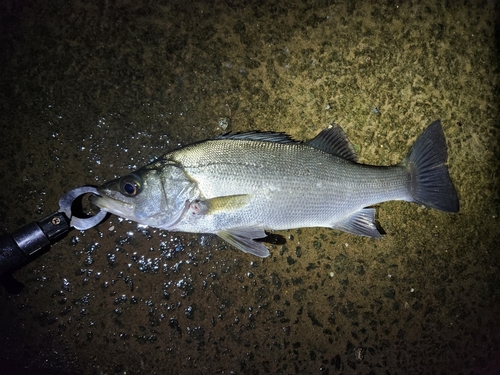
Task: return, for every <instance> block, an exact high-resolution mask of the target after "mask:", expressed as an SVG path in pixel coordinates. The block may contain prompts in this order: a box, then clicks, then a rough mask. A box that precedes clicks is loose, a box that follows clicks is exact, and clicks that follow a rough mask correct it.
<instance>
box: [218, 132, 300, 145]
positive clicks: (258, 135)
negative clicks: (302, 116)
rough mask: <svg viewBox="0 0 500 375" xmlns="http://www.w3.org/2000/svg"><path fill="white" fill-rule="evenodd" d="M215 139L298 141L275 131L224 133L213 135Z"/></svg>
mask: <svg viewBox="0 0 500 375" xmlns="http://www.w3.org/2000/svg"><path fill="white" fill-rule="evenodd" d="M215 139H232V140H239V141H260V142H275V143H300V142H299V141H295V140H294V139H292V138H291V137H290V136H289V135H288V134H286V133H277V132H259V131H251V132H243V133H225V134H222V135H219V136H218V137H215Z"/></svg>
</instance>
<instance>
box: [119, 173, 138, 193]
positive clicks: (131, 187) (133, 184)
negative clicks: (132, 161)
mask: <svg viewBox="0 0 500 375" xmlns="http://www.w3.org/2000/svg"><path fill="white" fill-rule="evenodd" d="M120 190H121V193H122V194H123V195H125V196H127V197H135V196H136V195H137V194H139V193H140V192H141V179H140V178H139V177H138V176H136V175H134V174H129V175H128V176H125V177H123V178H122V179H121V181H120Z"/></svg>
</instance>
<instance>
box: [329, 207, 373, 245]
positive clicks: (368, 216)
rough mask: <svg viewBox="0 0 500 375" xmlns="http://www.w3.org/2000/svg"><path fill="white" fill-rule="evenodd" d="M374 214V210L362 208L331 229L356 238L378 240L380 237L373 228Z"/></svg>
mask: <svg viewBox="0 0 500 375" xmlns="http://www.w3.org/2000/svg"><path fill="white" fill-rule="evenodd" d="M375 213H376V210H375V209H374V208H363V209H362V210H359V211H357V212H355V213H354V214H353V215H351V216H349V217H348V218H347V219H345V220H343V221H341V222H340V223H336V224H335V225H334V226H333V228H335V229H340V230H343V231H344V232H349V233H352V234H357V235H358V236H367V237H374V238H380V237H382V235H381V234H380V232H379V231H378V229H377V227H376V226H375Z"/></svg>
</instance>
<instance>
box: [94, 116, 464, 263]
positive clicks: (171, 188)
mask: <svg viewBox="0 0 500 375" xmlns="http://www.w3.org/2000/svg"><path fill="white" fill-rule="evenodd" d="M446 158H447V152H446V143H445V138H444V134H443V131H442V128H441V124H440V122H439V121H436V122H434V123H432V124H431V125H430V126H429V127H428V128H427V129H426V130H425V131H424V133H422V135H421V136H420V137H419V138H418V139H417V141H416V142H415V144H414V146H413V147H412V149H411V150H410V152H409V153H408V155H407V156H406V158H405V159H404V160H403V161H402V162H401V163H400V164H398V165H395V166H390V167H378V166H369V165H363V164H359V163H357V157H356V154H355V152H354V149H353V147H352V145H351V144H350V142H349V141H348V139H347V136H346V135H345V133H344V132H343V131H342V129H341V128H340V127H339V126H337V125H334V126H331V127H329V128H327V129H325V130H323V131H322V132H321V133H320V134H319V135H318V136H317V137H315V138H314V139H312V140H310V141H308V142H295V141H293V140H291V139H290V138H288V137H287V136H286V135H283V134H281V133H257V132H250V133H241V134H229V135H223V136H220V137H218V138H216V139H212V140H207V141H203V142H199V143H195V144H193V145H190V146H187V147H185V148H182V149H179V150H176V151H173V152H171V153H168V154H167V155H165V156H164V157H163V158H161V159H159V160H157V161H156V162H154V163H152V164H150V165H147V166H145V167H143V168H141V169H139V170H138V171H136V172H133V173H132V174H130V175H127V176H125V177H123V178H121V179H117V180H113V181H110V182H108V183H106V184H104V185H102V186H101V187H100V188H98V191H99V194H100V196H95V197H94V198H93V201H94V203H95V204H96V205H97V206H99V207H100V208H101V209H103V210H106V211H109V212H111V213H115V214H117V215H119V216H122V217H124V218H126V219H130V220H134V221H136V222H138V223H141V224H145V225H150V226H154V227H157V228H162V229H167V230H171V231H182V232H196V233H216V234H218V235H219V236H220V237H222V238H223V239H225V240H226V241H228V242H229V243H231V244H232V245H234V246H235V247H237V248H239V249H240V250H242V251H245V252H249V253H252V254H254V255H257V256H259V257H266V256H268V255H269V250H268V249H267V247H266V246H265V245H264V244H263V243H262V242H260V241H255V239H259V238H263V237H265V236H266V233H265V230H282V229H290V228H301V227H330V228H336V229H340V230H343V231H346V232H350V233H354V234H358V235H364V236H369V237H380V233H379V231H378V230H377V228H376V226H375V224H374V221H375V209H374V208H367V207H369V206H372V205H374V204H377V203H381V202H385V201H390V200H404V201H408V202H415V203H419V204H424V205H426V206H429V207H432V208H436V209H439V210H442V211H447V212H456V211H458V198H457V194H456V191H455V188H454V186H453V184H452V182H451V179H450V177H449V174H448V168H447V166H446V164H445V162H446Z"/></svg>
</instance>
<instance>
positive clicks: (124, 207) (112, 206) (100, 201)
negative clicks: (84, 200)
mask: <svg viewBox="0 0 500 375" xmlns="http://www.w3.org/2000/svg"><path fill="white" fill-rule="evenodd" d="M89 200H90V203H92V204H94V205H96V206H97V207H99V208H100V209H101V210H103V211H106V212H110V213H112V214H115V215H117V216H121V217H129V216H130V214H131V213H132V212H133V210H134V205H133V204H132V203H129V202H125V201H123V200H120V199H117V198H114V197H110V196H109V195H97V194H92V195H91V196H90V197H89Z"/></svg>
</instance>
